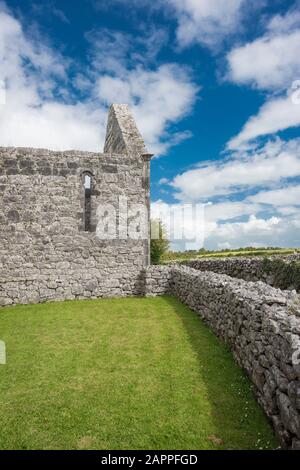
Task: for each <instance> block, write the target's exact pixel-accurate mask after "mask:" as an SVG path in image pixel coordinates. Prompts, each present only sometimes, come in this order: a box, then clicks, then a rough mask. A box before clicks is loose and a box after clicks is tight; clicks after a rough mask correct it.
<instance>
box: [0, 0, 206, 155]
mask: <svg viewBox="0 0 300 470" xmlns="http://www.w3.org/2000/svg"><path fill="white" fill-rule="evenodd" d="M3 5H4V4H3V3H2V4H1V7H0V74H1V76H0V79H2V80H3V79H4V80H5V83H6V85H7V90H6V105H1V107H0V145H2V146H24V147H25V146H27V147H47V148H50V149H55V150H59V149H61V150H65V149H70V148H76V149H79V150H91V151H101V150H102V148H103V141H104V136H105V128H106V119H107V105H109V104H111V102H113V101H115V102H122V101H123V102H127V103H129V104H130V105H131V106H132V107H133V111H134V114H135V115H136V118H137V121H138V126H139V127H140V130H141V132H142V133H143V134H144V137H145V138H146V141H147V144H148V145H149V146H150V150H152V149H153V150H154V151H159V152H161V153H163V151H165V150H166V148H167V147H168V146H169V145H176V144H177V143H178V142H179V141H180V140H183V139H184V138H188V137H189V135H190V134H189V133H188V131H186V132H182V133H178V134H175V135H171V136H170V135H169V134H168V125H169V124H170V123H174V122H177V121H178V120H180V119H181V118H182V117H183V116H184V115H185V114H186V113H187V112H188V111H189V110H190V108H191V107H192V105H193V102H194V98H195V94H196V92H197V88H196V86H195V85H194V84H193V83H192V81H191V79H190V77H189V75H188V72H187V71H186V70H185V69H184V68H183V67H180V66H176V65H172V64H165V65H162V66H161V67H159V68H155V67H154V66H153V67H150V68H148V67H147V66H146V61H147V60H149V61H151V57H153V56H154V55H155V53H156V52H155V51H157V48H158V43H159V40H162V35H160V34H159V33H157V34H155V33H154V32H153V34H152V33H151V38H150V39H149V44H150V45H148V46H146V45H145V48H146V49H147V54H145V57H144V62H142V61H141V59H140V58H139V57H135V56H134V54H131V55H130V56H129V55H128V50H127V49H128V48H130V47H131V45H130V44H131V41H130V40H128V43H126V41H125V37H124V35H122V34H121V33H119V34H118V35H117V39H116V41H113V39H112V40H111V50H112V49H113V50H114V51H115V54H114V55H111V56H110V54H109V51H107V50H106V49H105V48H103V47H100V46H101V45H102V46H103V44H98V43H97V41H95V44H94V46H93V47H94V48H93V61H92V63H91V67H90V68H87V69H86V68H85V67H84V66H83V65H82V67H81V66H80V64H76V68H77V76H76V78H75V80H74V81H73V83H70V79H69V77H70V76H71V74H70V68H71V67H72V68H73V71H74V69H75V64H74V63H72V61H71V60H70V59H69V58H67V57H65V56H62V55H61V54H60V53H59V52H58V51H54V50H53V49H52V48H51V47H50V46H49V45H47V42H46V41H45V40H44V38H42V37H41V36H38V37H33V36H28V34H25V33H24V30H23V28H22V25H21V23H20V21H18V20H17V19H15V18H14V17H13V15H12V13H11V12H10V11H9V10H8V9H7V8H4V7H3ZM159 38H160V39H159ZM141 41H144V42H145V44H146V42H147V41H146V38H145V37H143V38H142V39H141ZM106 42H107V38H106ZM116 44H117V45H121V44H123V49H121V51H120V52H119V53H118V54H117V53H116V51H118V50H119V49H118V48H117V47H115V45H116ZM97 45H98V46H99V47H98V48H97ZM90 47H92V45H91V46H90ZM109 58H110V59H111V62H109ZM100 63H102V68H100V67H99V64H100ZM117 64H119V66H118V67H116V65H117ZM112 70H113V71H114V72H113V73H112ZM76 86H77V87H79V89H80V90H81V91H82V92H83V93H84V95H85V96H86V99H85V100H84V101H82V102H77V101H76V99H75V98H74V95H73V94H72V93H73V92H72V87H76ZM151 95H152V96H151ZM168 140H169V142H168V143H166V142H167V141H168Z"/></svg>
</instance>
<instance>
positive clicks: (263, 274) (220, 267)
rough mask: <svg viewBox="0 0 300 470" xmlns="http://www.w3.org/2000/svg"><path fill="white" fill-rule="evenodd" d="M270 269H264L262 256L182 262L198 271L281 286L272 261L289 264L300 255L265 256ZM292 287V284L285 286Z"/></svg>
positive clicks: (298, 259) (298, 258) (299, 258)
mask: <svg viewBox="0 0 300 470" xmlns="http://www.w3.org/2000/svg"><path fill="white" fill-rule="evenodd" d="M267 259H268V260H269V261H271V263H269V267H270V269H268V270H267V269H266V265H265V260H266V258H264V257H257V258H244V257H228V258H227V257H226V258H202V259H195V260H187V261H183V262H182V264H183V265H185V266H189V267H190V268H194V269H198V270H199V271H212V272H215V273H219V274H227V275H228V276H232V277H236V278H238V279H244V280H245V281H263V282H266V283H267V284H270V285H271V286H273V287H281V286H280V285H279V282H278V281H277V279H276V275H275V272H272V266H274V268H275V266H276V265H275V264H273V262H274V261H275V260H281V261H282V263H285V264H287V265H289V264H290V263H292V262H293V261H297V262H300V255H289V256H272V257H268V258H267ZM287 287H289V288H290V289H293V288H294V286H293V285H290V286H287Z"/></svg>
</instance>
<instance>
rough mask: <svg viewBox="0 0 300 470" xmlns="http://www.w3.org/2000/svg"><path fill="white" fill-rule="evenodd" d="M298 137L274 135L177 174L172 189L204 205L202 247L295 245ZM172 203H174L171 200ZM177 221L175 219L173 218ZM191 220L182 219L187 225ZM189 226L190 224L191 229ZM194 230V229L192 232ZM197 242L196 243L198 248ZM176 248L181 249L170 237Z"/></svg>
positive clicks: (299, 237) (298, 237)
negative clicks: (287, 139) (227, 155)
mask: <svg viewBox="0 0 300 470" xmlns="http://www.w3.org/2000/svg"><path fill="white" fill-rule="evenodd" d="M299 150H300V140H299V139H293V140H290V141H288V142H285V141H282V140H280V139H276V140H274V141H271V142H269V143H267V144H265V145H263V146H260V147H252V148H249V149H248V150H247V151H244V152H239V153H232V154H231V155H230V156H229V157H227V159H226V160H225V161H224V160H223V161H216V162H208V163H206V164H204V165H203V164H202V165H199V166H198V167H196V168H194V169H192V170H189V171H186V172H184V173H182V174H180V175H177V176H176V177H175V178H174V179H173V180H172V181H171V182H169V183H167V184H169V185H170V186H171V188H172V189H173V191H175V192H174V193H173V195H174V196H175V198H177V199H178V200H179V201H180V202H179V203H177V205H178V207H180V206H181V205H183V204H189V203H191V204H194V205H197V204H199V203H203V202H208V201H213V202H210V204H208V205H205V208H204V214H205V218H204V227H203V228H202V231H203V232H204V234H205V242H204V245H205V247H206V248H211V249H215V248H223V247H224V246H225V245H224V244H226V247H228V248H229V247H232V248H234V247H235V248H236V247H239V246H250V245H251V246H265V245H268V246H297V245H299V243H300V234H298V229H297V227H298V226H299V221H300V217H299V216H300V203H299V200H300V198H299V197H300V186H299V183H297V181H299V177H300V151H299ZM175 206H176V204H175ZM178 223H179V222H178ZM192 223H193V215H191V220H190V221H189V220H188V221H187V222H184V224H187V226H188V227H192ZM194 230H195V229H194ZM194 233H195V232H194ZM200 246H201V245H199V243H198V246H197V247H198V248H199V247H200ZM173 247H174V248H176V249H182V250H183V249H186V248H187V246H186V244H185V241H184V240H183V241H176V244H174V245H173Z"/></svg>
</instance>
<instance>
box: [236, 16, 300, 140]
mask: <svg viewBox="0 0 300 470" xmlns="http://www.w3.org/2000/svg"><path fill="white" fill-rule="evenodd" d="M299 43H300V12H299V11H298V10H296V9H295V8H294V9H291V10H290V11H288V12H287V13H286V14H285V15H275V16H273V17H272V18H271V19H270V20H269V23H268V24H267V31H266V33H265V35H264V36H262V37H261V38H258V39H256V40H255V41H253V42H250V43H247V44H245V45H243V46H241V47H238V48H235V49H233V50H232V51H231V52H230V53H229V54H228V56H227V60H228V77H229V79H230V80H232V81H233V82H235V83H237V84H246V85H251V86H253V87H255V88H259V89H263V90H267V91H272V92H274V91H276V93H277V97H271V98H269V99H268V101H267V102H266V103H265V104H264V105H263V106H262V107H261V108H260V110H259V111H258V114H257V115H255V116H252V117H250V119H249V120H248V121H247V122H246V124H245V125H244V127H243V129H242V130H241V132H240V133H239V134H238V135H237V136H236V137H234V138H233V139H231V141H230V142H229V144H228V148H229V149H237V148H240V147H241V146H243V145H244V144H246V143H247V142H249V141H251V140H254V139H257V138H258V137H261V136H265V135H270V134H276V133H278V132H280V131H283V130H285V129H288V128H292V127H298V126H300V101H299V92H298V93H297V94H296V92H295V91H294V92H293V85H295V88H294V90H296V88H297V87H296V85H298V87H299V85H300V82H298V84H297V82H296V81H297V80H299V79H300V55H299ZM286 90H290V91H289V92H288V94H287V95H285V96H283V95H282V92H283V91H286ZM279 93H280V95H281V96H278V94H279Z"/></svg>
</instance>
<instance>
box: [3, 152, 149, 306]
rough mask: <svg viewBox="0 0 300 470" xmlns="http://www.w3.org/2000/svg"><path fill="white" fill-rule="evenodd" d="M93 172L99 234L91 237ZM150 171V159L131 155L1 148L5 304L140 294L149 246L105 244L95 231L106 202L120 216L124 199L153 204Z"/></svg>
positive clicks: (132, 242)
mask: <svg viewBox="0 0 300 470" xmlns="http://www.w3.org/2000/svg"><path fill="white" fill-rule="evenodd" d="M86 171H88V172H90V173H91V174H92V175H93V177H92V182H93V185H92V196H91V205H92V208H93V210H92V221H91V223H92V227H93V231H92V232H85V231H84V188H83V180H82V173H83V172H86ZM144 173H145V162H144V161H143V160H142V159H133V158H129V157H125V156H124V155H121V156H107V155H105V154H91V153H85V152H50V151H47V150H37V149H14V148H9V149H8V148H2V149H0V305H9V304H15V303H28V302H29V303H35V302H41V301H45V300H64V299H75V298H90V297H101V296H119V295H128V294H133V293H136V292H139V272H140V270H141V269H142V268H143V267H145V266H146V265H147V262H148V240H147V239H146V240H126V239H115V240H110V239H108V240H101V239H98V238H97V237H96V233H95V229H96V223H97V220H96V208H97V207H98V206H99V204H102V203H103V204H110V205H111V206H112V207H113V208H115V210H116V211H118V204H119V196H122V195H123V196H126V197H127V198H128V202H129V204H132V205H134V204H142V205H145V204H146V198H147V194H146V189H145V180H144V177H145V174H144ZM132 217H134V214H132ZM103 224H106V221H105V220H103Z"/></svg>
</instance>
